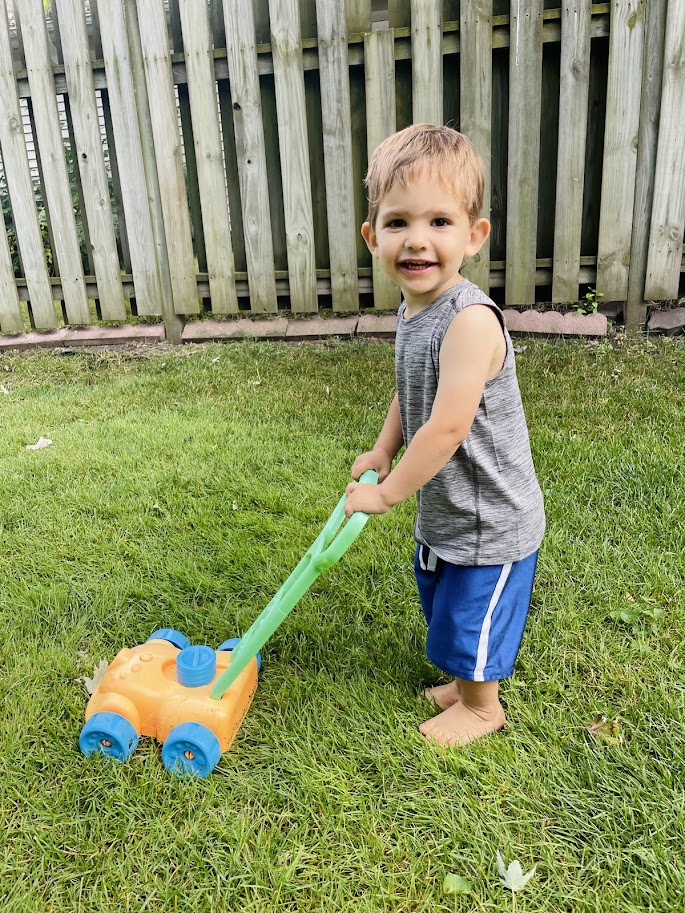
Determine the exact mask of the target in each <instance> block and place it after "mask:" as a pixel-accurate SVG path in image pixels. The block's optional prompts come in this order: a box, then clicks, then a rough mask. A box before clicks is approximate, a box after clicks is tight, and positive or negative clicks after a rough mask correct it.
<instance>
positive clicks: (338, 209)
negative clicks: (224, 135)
mask: <svg viewBox="0 0 685 913" xmlns="http://www.w3.org/2000/svg"><path fill="white" fill-rule="evenodd" d="M316 17H317V30H318V34H319V66H320V75H321V111H322V118H323V139H324V160H325V176H326V199H327V208H328V213H327V215H328V239H329V250H330V264H331V286H332V291H333V309H334V310H336V311H356V310H359V289H358V285H357V278H358V274H357V248H356V231H357V230H358V228H357V226H356V225H355V213H354V186H353V170H352V135H351V114H350V80H349V72H348V64H347V36H346V31H345V10H344V7H343V6H342V5H341V4H340V3H338V2H337V0H316Z"/></svg>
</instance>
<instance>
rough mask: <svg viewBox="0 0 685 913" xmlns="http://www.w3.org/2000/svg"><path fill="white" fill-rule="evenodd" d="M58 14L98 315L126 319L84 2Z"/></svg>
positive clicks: (63, 0)
mask: <svg viewBox="0 0 685 913" xmlns="http://www.w3.org/2000/svg"><path fill="white" fill-rule="evenodd" d="M57 14H58V16H59V21H60V34H61V36H62V53H63V55H64V68H65V75H66V79H67V88H68V90H69V109H70V112H71V117H72V123H73V131H74V138H75V156H74V157H75V159H76V160H77V161H78V166H79V171H80V174H81V181H82V186H83V205H84V208H85V212H86V217H87V223H88V225H87V228H88V239H89V242H90V243H89V248H90V250H91V252H92V257H93V265H94V268H95V278H96V281H97V287H98V298H99V301H100V313H101V316H102V319H103V320H124V319H125V318H126V306H125V304H124V290H123V287H122V284H121V274H120V270H119V259H118V257H117V245H116V238H115V235H114V224H113V221H112V206H111V203H110V199H109V188H108V186H107V174H106V171H105V161H104V156H103V151H102V138H101V136H100V129H99V124H98V112H97V105H96V103H95V89H94V87H93V73H92V70H91V68H90V53H89V50H88V36H87V34H86V19H85V15H84V12H83V3H82V0H60V2H59V7H58V10H57Z"/></svg>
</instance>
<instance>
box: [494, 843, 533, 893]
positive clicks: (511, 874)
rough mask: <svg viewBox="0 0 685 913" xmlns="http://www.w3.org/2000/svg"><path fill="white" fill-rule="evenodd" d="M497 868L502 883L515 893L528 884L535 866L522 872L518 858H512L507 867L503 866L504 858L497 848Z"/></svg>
mask: <svg viewBox="0 0 685 913" xmlns="http://www.w3.org/2000/svg"><path fill="white" fill-rule="evenodd" d="M497 868H498V869H499V873H500V876H501V880H502V884H503V885H504V887H505V888H508V889H509V890H510V891H513V892H514V893H516V892H517V891H522V890H523V889H524V888H525V886H526V885H527V884H528V882H529V881H530V879H531V878H532V877H533V875H534V874H535V868H536V866H533V868H532V869H530V871H528V872H526V874H525V875H524V874H523V869H522V868H521V863H520V862H519V861H518V859H514V861H513V862H510V863H509V867H508V868H505V865H504V859H503V858H502V854H501V853H500V851H499V850H497Z"/></svg>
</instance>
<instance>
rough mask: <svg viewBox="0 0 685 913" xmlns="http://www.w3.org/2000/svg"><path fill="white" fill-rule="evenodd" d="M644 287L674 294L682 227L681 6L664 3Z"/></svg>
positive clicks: (684, 39)
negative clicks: (647, 252)
mask: <svg viewBox="0 0 685 913" xmlns="http://www.w3.org/2000/svg"><path fill="white" fill-rule="evenodd" d="M665 36H666V37H665V42H664V54H663V86H662V92H661V118H660V120H659V139H658V144H657V152H656V163H655V188H654V201H653V206H652V211H651V215H652V219H651V223H652V224H651V232H650V239H649V255H648V258H647V274H646V279H645V286H646V288H645V293H646V295H647V297H649V298H676V297H677V296H678V286H679V282H680V273H681V268H682V267H681V263H682V252H683V229H684V228H685V152H684V150H685V70H684V68H683V61H684V60H685V7H683V5H682V4H678V3H670V4H668V18H667V20H666V30H665Z"/></svg>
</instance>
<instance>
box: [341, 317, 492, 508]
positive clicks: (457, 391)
mask: <svg viewBox="0 0 685 913" xmlns="http://www.w3.org/2000/svg"><path fill="white" fill-rule="evenodd" d="M502 339H503V337H502V328H501V325H500V323H499V320H498V319H497V317H496V316H495V314H494V313H493V311H492V310H491V309H490V308H489V307H487V306H478V305H474V306H472V307H468V308H465V309H464V310H463V311H462V312H461V313H459V314H458V315H457V316H456V317H455V318H454V320H453V321H452V323H451V324H450V326H449V328H448V330H447V332H446V333H445V337H444V339H443V342H442V346H441V349H440V380H439V382H438V389H437V393H436V395H435V400H434V402H433V408H432V410H431V415H430V418H429V419H428V421H427V422H426V423H425V425H422V426H421V428H419V430H418V431H417V432H416V434H415V435H414V437H413V438H412V441H411V443H410V445H409V447H407V449H406V451H405V453H404V455H403V456H402V458H401V460H400V461H399V462H398V464H397V466H395V468H394V469H393V470H392V472H391V473H390V474H389V475H388V476H387V478H386V479H385V481H384V482H382V484H379V485H378V486H372V485H360V484H359V483H354V482H353V483H352V484H351V485H349V486H348V488H347V501H346V504H345V513H346V514H347V515H348V516H350V515H351V514H352V513H354V512H355V511H358V510H363V511H365V512H366V513H385V511H387V510H389V509H390V508H391V507H393V506H394V505H395V504H398V503H399V502H400V501H404V500H406V498H409V497H411V495H413V494H414V493H415V492H417V491H418V490H419V488H421V486H422V485H425V484H426V482H428V481H430V480H431V479H432V478H433V476H435V475H436V474H437V473H438V472H439V471H440V470H441V469H442V467H443V466H444V465H445V464H446V463H447V461H448V460H449V459H450V457H451V456H452V455H453V454H454V452H455V451H456V450H457V448H458V447H459V446H460V445H461V444H462V443H463V442H464V440H465V439H466V437H467V435H468V433H469V431H470V429H471V425H472V423H473V419H474V418H475V415H476V412H477V410H478V406H479V404H480V401H481V398H482V396H483V388H484V386H485V383H486V381H487V380H488V378H489V377H491V376H494V375H495V374H496V373H497V371H498V370H499V369H500V368H501V364H494V362H495V358H496V356H497V352H498V351H499V349H500V346H501V340H502ZM398 411H399V410H398Z"/></svg>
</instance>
